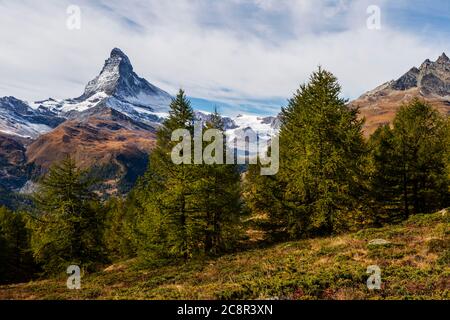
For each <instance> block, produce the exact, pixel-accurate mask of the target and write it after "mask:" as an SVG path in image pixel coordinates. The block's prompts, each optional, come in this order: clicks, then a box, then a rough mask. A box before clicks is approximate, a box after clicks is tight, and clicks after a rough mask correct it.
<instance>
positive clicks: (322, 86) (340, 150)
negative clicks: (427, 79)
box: [259, 68, 366, 237]
mask: <svg viewBox="0 0 450 320" xmlns="http://www.w3.org/2000/svg"><path fill="white" fill-rule="evenodd" d="M340 93H341V87H340V85H339V84H338V82H337V79H336V78H335V77H334V76H333V75H332V74H331V73H330V72H328V71H325V70H323V69H321V68H319V70H318V71H317V72H314V73H313V74H312V76H311V78H310V81H309V83H307V84H304V85H302V86H300V89H299V90H297V92H296V93H295V95H294V97H293V98H292V99H291V100H290V101H289V105H288V106H287V107H286V108H283V110H282V125H281V129H280V170H279V173H278V175H277V176H276V177H262V178H259V180H260V181H261V182H263V186H264V188H270V189H269V190H270V191H266V192H265V193H266V194H267V193H268V194H269V195H271V196H269V198H268V204H269V205H271V206H272V205H275V208H276V210H275V211H274V213H275V214H276V216H275V217H273V219H274V220H275V221H277V223H278V224H281V225H283V226H284V227H282V228H279V229H281V230H283V229H284V230H285V232H286V233H287V234H288V235H289V236H291V237H299V236H305V235H311V234H318V233H319V234H324V233H325V234H329V233H332V232H333V231H335V230H336V228H337V227H338V226H340V225H342V224H345V223H343V222H344V221H342V220H343V219H345V217H348V216H349V213H351V212H352V211H354V210H356V209H357V208H358V207H359V206H360V204H359V203H358V199H359V198H360V196H361V192H362V190H364V188H365V185H364V182H363V180H364V179H363V176H364V170H363V169H364V164H365V162H366V145H365V142H364V139H363V136H362V131H361V128H362V121H361V120H358V117H357V115H358V111H357V110H355V109H350V108H348V107H347V104H346V100H344V99H342V98H340ZM268 211H269V213H270V211H271V209H268Z"/></svg>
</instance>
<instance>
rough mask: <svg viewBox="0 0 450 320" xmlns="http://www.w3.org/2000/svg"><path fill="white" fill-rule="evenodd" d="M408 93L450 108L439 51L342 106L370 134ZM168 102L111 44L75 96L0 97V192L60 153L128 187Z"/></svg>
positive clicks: (252, 122)
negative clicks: (352, 110) (353, 110)
mask: <svg viewBox="0 0 450 320" xmlns="http://www.w3.org/2000/svg"><path fill="white" fill-rule="evenodd" d="M414 97H420V98H422V99H424V100H426V101H429V102H430V103H431V104H432V105H433V106H435V107H436V108H437V109H438V110H439V111H440V112H442V113H444V114H447V115H448V114H450V59H449V58H448V57H447V56H446V55H445V54H442V55H441V56H440V57H439V58H438V59H437V61H435V62H432V61H430V60H426V61H425V62H424V63H423V64H422V65H421V66H420V67H419V68H416V67H414V68H412V69H411V70H409V71H408V72H407V73H405V74H404V75H403V76H401V77H400V78H399V79H398V80H393V81H390V82H387V83H385V84H383V85H381V86H379V87H377V88H375V89H374V90H372V91H369V92H367V93H365V94H363V95H362V96H361V97H359V98H358V99H356V100H354V101H351V102H350V103H349V106H357V107H359V108H360V112H361V116H362V117H364V118H365V119H366V124H365V127H364V132H365V134H366V135H370V134H371V133H373V132H374V131H375V130H376V128H377V127H379V126H380V125H383V124H386V123H390V122H391V121H392V120H393V118H394V116H395V114H396V111H397V110H398V108H399V106H400V105H401V104H403V103H406V102H408V101H410V100H411V99H413V98H414ZM171 100H172V96H171V95H170V94H169V93H167V92H166V91H164V90H162V89H160V88H158V87H156V86H154V85H152V84H151V83H150V82H148V81H147V80H145V79H143V78H141V77H139V76H138V75H137V74H136V73H135V71H134V70H133V66H132V64H131V62H130V59H129V58H128V57H127V56H126V55H125V54H124V53H123V52H122V51H121V50H120V49H117V48H115V49H113V50H112V51H111V54H110V57H109V58H108V59H107V60H106V61H105V64H104V66H103V68H102V70H101V72H100V74H99V75H98V76H97V77H95V78H94V79H93V80H91V81H89V82H88V84H87V85H86V87H85V90H84V92H83V93H82V94H81V95H80V96H79V97H77V98H71V99H64V100H56V99H52V98H50V99H47V100H44V101H36V102H33V103H27V102H24V101H21V100H19V99H17V98H15V97H3V98H0V196H1V195H2V194H3V195H4V194H7V193H9V192H14V191H18V190H21V191H22V192H29V191H32V190H33V185H34V184H33V181H35V180H36V178H37V177H39V176H41V175H42V174H43V173H45V172H46V171H47V170H48V168H49V166H50V165H51V164H53V163H55V162H57V161H59V160H62V159H63V158H64V157H66V156H67V155H71V156H72V157H74V159H75V160H76V162H77V164H78V165H79V166H80V167H81V168H90V170H91V171H92V172H93V173H95V175H96V176H97V177H99V178H101V180H102V181H103V184H102V187H101V191H102V192H103V193H104V194H116V193H124V192H126V191H128V190H129V189H130V188H131V187H132V185H133V184H134V182H135V181H136V179H137V177H138V176H140V175H141V174H143V172H144V171H145V169H146V167H147V163H148V154H149V153H150V152H151V150H152V148H153V147H154V145H155V133H156V131H157V129H158V127H159V126H161V123H162V121H163V120H164V118H165V117H167V115H168V111H169V104H170V102H171ZM196 117H197V118H198V119H201V120H205V119H207V118H208V117H209V115H208V114H207V113H205V112H201V111H199V110H196ZM224 122H225V129H226V131H227V134H228V135H230V136H235V137H236V136H240V135H243V134H245V132H246V131H248V130H253V131H256V132H258V134H259V135H260V136H261V137H262V138H263V139H269V138H270V135H271V134H273V133H274V132H276V131H277V130H278V129H279V126H280V117H279V116H273V117H258V116H253V115H238V116H236V117H226V116H225V117H224ZM2 198H3V199H5V198H6V197H2ZM4 202H5V201H3V203H4ZM0 203H2V201H1V200H0Z"/></svg>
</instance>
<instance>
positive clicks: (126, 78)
mask: <svg viewBox="0 0 450 320" xmlns="http://www.w3.org/2000/svg"><path fill="white" fill-rule="evenodd" d="M171 101H172V96H171V95H170V94H168V93H167V92H165V91H163V90H161V89H159V88H157V87H156V86H154V85H152V84H151V83H149V82H148V81H147V80H145V79H143V78H140V77H139V76H138V75H137V74H136V73H135V72H134V71H133V66H132V65H131V62H130V59H129V58H128V57H127V56H126V55H125V54H124V53H123V52H122V51H121V50H120V49H117V48H115V49H113V50H112V51H111V55H110V57H109V58H108V59H107V60H106V61H105V64H104V66H103V69H102V71H101V72H100V74H99V75H98V76H97V77H96V78H95V79H93V80H91V81H89V83H88V84H87V85H86V88H85V90H84V93H83V94H82V95H81V96H80V97H78V98H75V99H66V100H62V101H56V100H54V99H49V100H45V101H39V102H35V103H34V104H33V107H34V108H46V109H48V110H50V111H52V112H56V113H57V114H60V115H61V116H66V115H67V114H68V113H72V114H73V113H74V112H83V111H86V110H88V109H90V108H93V107H95V106H97V105H98V104H99V103H101V102H106V104H107V105H108V106H109V107H111V108H113V109H115V110H117V111H120V112H122V113H124V114H126V115H127V116H129V117H130V118H132V119H134V120H137V121H142V122H147V123H154V122H160V120H161V119H160V115H161V114H165V113H166V112H168V110H169V104H170V102H171Z"/></svg>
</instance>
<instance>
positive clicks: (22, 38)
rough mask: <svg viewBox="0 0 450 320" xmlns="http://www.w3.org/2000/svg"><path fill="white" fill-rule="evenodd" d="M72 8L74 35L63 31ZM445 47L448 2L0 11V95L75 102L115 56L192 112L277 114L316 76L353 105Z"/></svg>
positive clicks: (193, 1) (262, 1)
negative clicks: (329, 80)
mask: <svg viewBox="0 0 450 320" xmlns="http://www.w3.org/2000/svg"><path fill="white" fill-rule="evenodd" d="M70 5H76V6H78V7H79V8H80V10H81V28H80V29H79V30H78V29H75V30H70V29H69V28H67V19H68V18H69V14H68V13H67V8H68V7H69V6H70ZM371 5H376V6H378V7H379V8H380V10H381V11H380V12H381V29H379V30H373V29H369V28H368V27H367V19H368V18H370V15H371V14H369V13H367V9H368V7H369V6H371ZM449 39H450V1H448V0H428V1H426V0H395V1H388V0H367V1H366V0H335V1H332V0H220V1H219V0H170V1H167V0H147V1H130V0H128V1H118V0H117V1H115V0H104V1H103V0H97V1H93V0H91V1H88V0H86V1H82V0H79V1H78V0H70V1H64V0H63V1H61V0H54V1H52V0H42V1H35V0H29V1H27V0H20V1H17V0H0V43H1V50H0V96H6V95H8V96H11V95H12V96H16V97H17V98H20V99H23V100H28V101H34V100H39V99H45V98H48V97H54V98H57V99H62V98H69V97H77V96H79V95H80V94H81V93H82V92H83V89H84V86H85V85H86V83H87V82H88V81H89V80H90V79H92V78H94V77H95V76H96V75H97V74H98V73H99V71H100V69H101V67H102V65H103V63H104V60H105V59H106V58H107V57H108V56H109V53H110V51H111V49H112V48H114V47H119V48H121V49H122V50H123V51H124V52H125V53H126V54H127V55H128V56H129V57H130V59H131V61H132V63H133V65H134V69H135V71H136V72H137V73H138V74H139V75H140V76H142V77H144V78H146V79H147V80H149V81H150V82H152V83H153V84H155V85H157V86H159V87H161V88H162V89H164V90H166V91H168V92H170V93H175V92H176V90H177V89H178V88H180V87H182V88H184V89H185V90H186V91H187V93H188V95H189V96H191V97H195V98H198V99H195V100H194V102H195V104H196V105H198V106H199V107H200V108H203V109H206V108H208V106H211V105H212V104H219V105H221V104H223V106H222V108H223V109H225V110H224V111H223V112H224V113H238V112H251V113H259V114H275V113H276V112H278V111H279V109H280V107H281V106H282V105H284V104H285V101H286V99H288V98H289V97H290V96H291V95H292V93H293V92H294V91H295V90H296V88H297V87H298V86H299V85H300V84H301V83H303V82H304V81H306V80H307V79H308V77H309V75H310V73H311V72H312V71H314V70H315V69H316V68H317V66H318V65H321V66H323V67H324V68H326V69H328V70H330V71H332V72H333V73H334V74H335V75H336V76H337V77H338V79H339V81H340V82H341V84H342V87H343V96H344V97H347V98H350V99H352V98H356V97H358V96H359V95H360V94H362V93H363V92H365V91H367V90H370V89H372V88H374V87H375V86H377V85H379V84H381V83H383V82H385V81H388V80H390V79H394V78H398V77H399V76H400V75H401V74H403V73H404V72H406V71H407V70H408V69H410V68H411V67H412V66H417V65H420V63H421V62H422V61H423V60H425V59H426V58H430V59H433V60H435V59H436V58H437V57H438V56H439V55H440V54H441V53H442V52H443V51H446V52H450V41H449ZM211 101H212V102H211Z"/></svg>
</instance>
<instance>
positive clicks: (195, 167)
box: [135, 90, 240, 259]
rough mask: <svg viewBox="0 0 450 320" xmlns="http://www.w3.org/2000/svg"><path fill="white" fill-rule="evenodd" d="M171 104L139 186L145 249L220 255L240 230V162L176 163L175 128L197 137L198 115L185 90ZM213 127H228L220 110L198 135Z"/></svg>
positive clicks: (147, 252)
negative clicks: (172, 136) (227, 163)
mask: <svg viewBox="0 0 450 320" xmlns="http://www.w3.org/2000/svg"><path fill="white" fill-rule="evenodd" d="M170 107H171V111H170V114H169V117H168V118H167V119H166V121H165V122H164V127H163V128H162V129H161V130H160V131H159V132H158V140H157V145H156V148H155V149H154V150H153V152H152V154H151V156H150V163H149V168H148V170H147V172H146V174H145V176H144V178H143V179H141V181H140V182H139V185H138V186H137V188H136V189H135V192H136V194H137V199H138V207H141V208H142V210H141V212H142V213H141V214H140V215H139V219H138V223H137V229H138V231H139V233H138V234H139V235H140V236H139V243H140V252H141V254H144V255H149V256H150V257H154V256H155V255H156V256H157V257H161V256H163V257H164V256H166V257H182V258H184V259H188V258H191V257H193V256H194V255H198V254H204V253H217V252H219V251H220V250H223V249H225V248H226V246H227V244H231V243H232V242H231V241H230V240H232V239H231V238H233V237H232V236H234V235H235V234H236V229H238V228H236V224H233V223H234V222H236V220H237V217H238V216H239V213H240V198H239V196H240V193H239V190H240V188H239V182H240V177H239V172H238V170H237V167H236V166H233V165H225V164H220V163H219V164H206V163H203V162H202V164H185V163H181V164H175V163H173V161H172V159H171V153H172V150H173V148H174V147H175V145H176V144H178V142H173V141H171V135H172V132H173V131H174V130H177V129H185V130H187V131H188V132H189V133H190V135H191V137H193V135H194V125H193V124H194V120H195V117H194V112H193V110H192V108H191V106H190V102H189V101H188V100H187V98H186V96H185V94H184V92H183V91H182V90H180V92H179V94H178V95H177V97H176V98H175V99H174V100H173V102H172V104H171V106H170ZM208 128H214V129H218V130H223V124H222V123H221V118H220V116H219V115H218V114H214V115H213V116H212V117H211V121H210V122H209V123H208V124H206V126H205V127H202V128H201V131H200V132H199V134H202V133H203V132H204V130H206V129H208ZM191 142H193V141H192V140H191ZM200 146H201V147H202V146H203V147H204V146H206V144H205V143H204V144H202V145H200ZM219 149H220V148H219ZM191 152H192V151H191ZM218 152H222V153H224V152H225V150H224V148H222V151H218ZM191 156H193V154H191ZM222 156H223V154H222ZM232 225H233V226H234V228H235V229H234V230H233V228H232V227H231V226H232Z"/></svg>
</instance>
